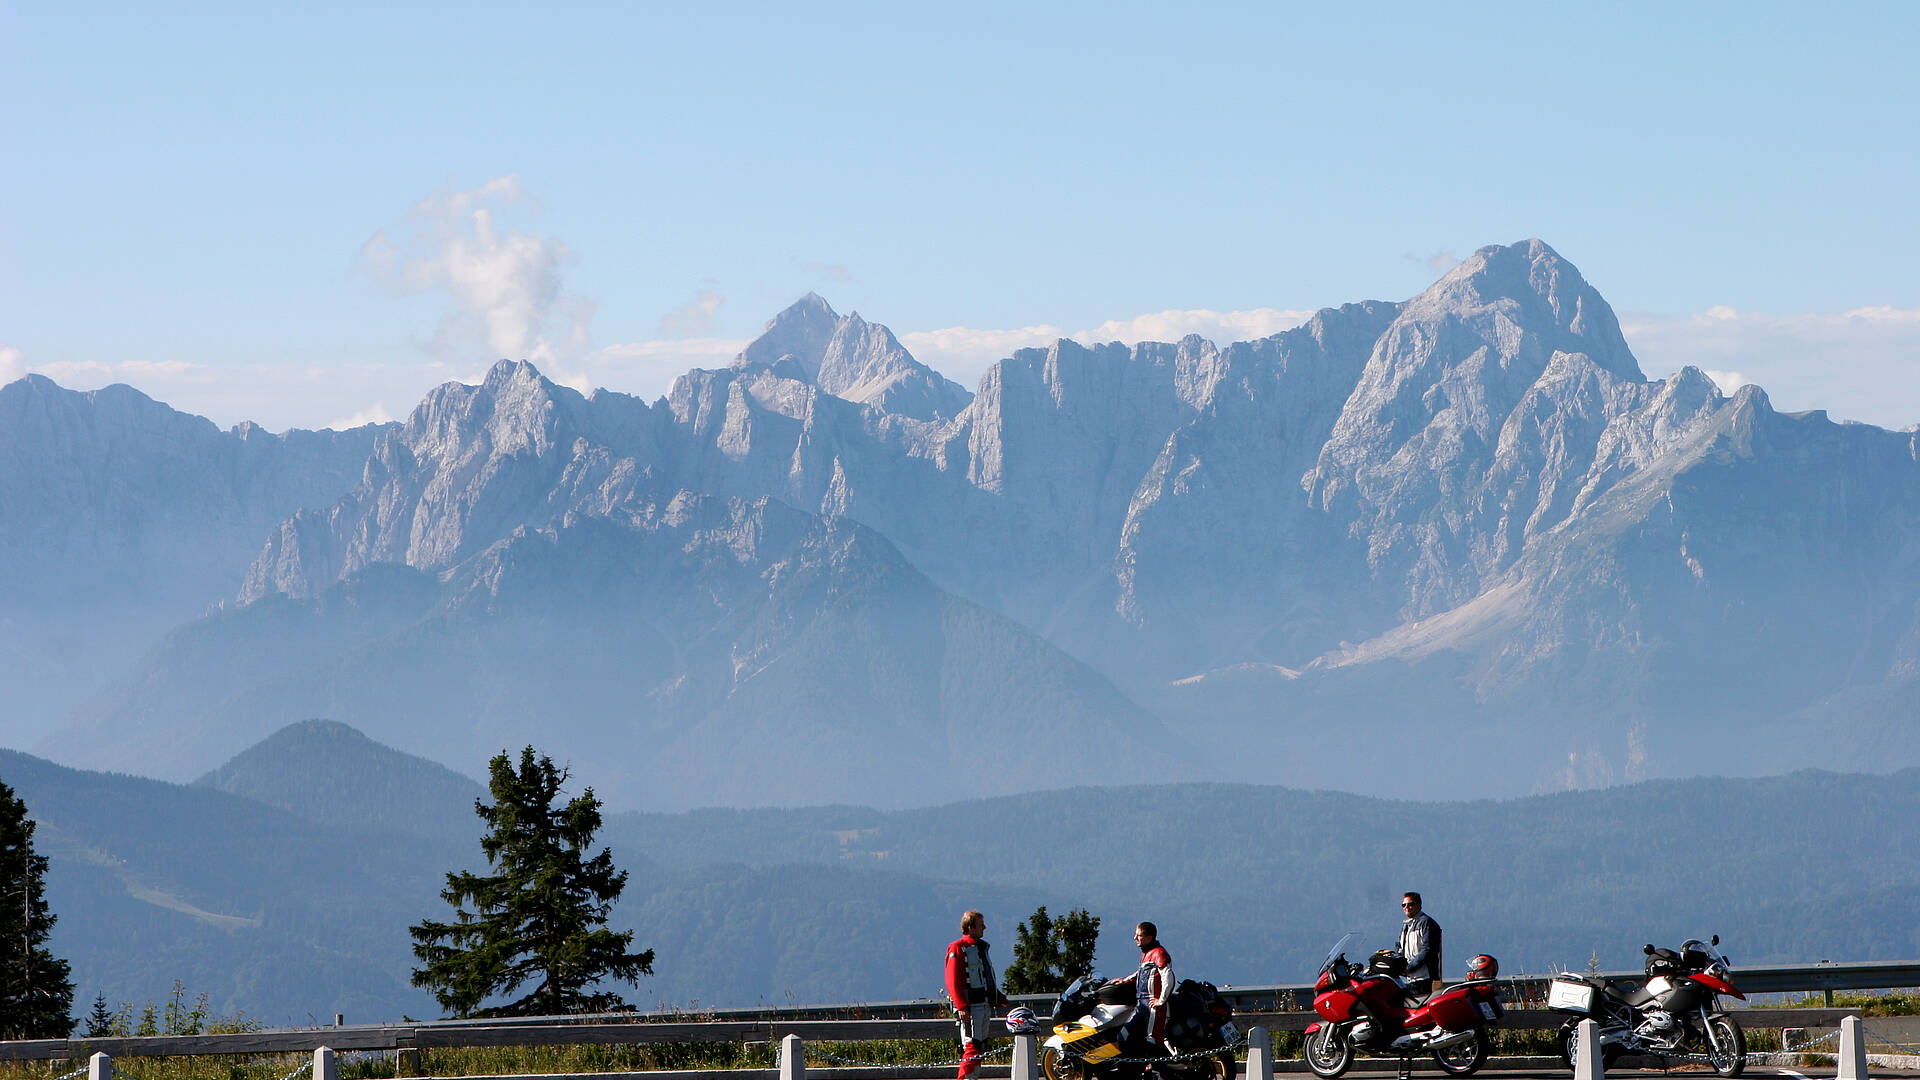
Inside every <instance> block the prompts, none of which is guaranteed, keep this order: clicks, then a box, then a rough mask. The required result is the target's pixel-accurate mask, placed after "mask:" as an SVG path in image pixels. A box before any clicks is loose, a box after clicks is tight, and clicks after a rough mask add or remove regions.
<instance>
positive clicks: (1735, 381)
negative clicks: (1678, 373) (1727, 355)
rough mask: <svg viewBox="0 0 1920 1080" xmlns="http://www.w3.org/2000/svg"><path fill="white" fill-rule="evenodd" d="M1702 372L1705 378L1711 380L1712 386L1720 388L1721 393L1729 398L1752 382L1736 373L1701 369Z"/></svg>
mask: <svg viewBox="0 0 1920 1080" xmlns="http://www.w3.org/2000/svg"><path fill="white" fill-rule="evenodd" d="M1702 370H1703V371H1705V372H1706V376H1707V378H1709V379H1712V380H1713V385H1715V386H1717V387H1719V388H1720V392H1721V393H1723V394H1727V395H1729V396H1731V395H1732V394H1733V392H1734V391H1736V390H1738V389H1740V388H1741V387H1743V386H1745V385H1747V384H1748V383H1750V382H1752V381H1753V380H1752V379H1749V378H1747V377H1746V376H1745V375H1742V374H1740V373H1739V372H1737V371H1715V370H1714V369H1712V368H1703V369H1702Z"/></svg>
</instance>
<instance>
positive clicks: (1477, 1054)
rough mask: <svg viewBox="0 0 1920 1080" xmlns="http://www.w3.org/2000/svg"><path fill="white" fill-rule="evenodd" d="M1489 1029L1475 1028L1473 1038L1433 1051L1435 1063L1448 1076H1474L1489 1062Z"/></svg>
mask: <svg viewBox="0 0 1920 1080" xmlns="http://www.w3.org/2000/svg"><path fill="white" fill-rule="evenodd" d="M1487 1047H1488V1042H1487V1030H1486V1029H1485V1028H1474V1029H1473V1038H1472V1039H1471V1040H1469V1041H1467V1042H1463V1043H1461V1044H1459V1045H1458V1046H1449V1047H1447V1048H1446V1049H1444V1050H1435V1051H1434V1052H1433V1063H1434V1064H1435V1065H1438V1066H1440V1071H1441V1072H1443V1073H1446V1074H1447V1075H1448V1076H1472V1075H1473V1074H1474V1073H1477V1072H1479V1071H1480V1066H1482V1065H1485V1064H1486V1063H1487Z"/></svg>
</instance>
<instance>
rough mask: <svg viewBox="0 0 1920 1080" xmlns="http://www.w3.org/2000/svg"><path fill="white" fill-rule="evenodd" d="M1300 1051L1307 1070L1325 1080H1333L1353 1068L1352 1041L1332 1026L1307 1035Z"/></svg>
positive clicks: (1326, 1026)
mask: <svg viewBox="0 0 1920 1080" xmlns="http://www.w3.org/2000/svg"><path fill="white" fill-rule="evenodd" d="M1300 1049H1301V1053H1303V1054H1304V1055H1306V1059H1307V1068H1309V1069H1312V1070H1313V1075H1315V1076H1321V1077H1325V1078H1326V1080H1334V1078H1335V1077H1337V1076H1340V1075H1341V1074H1343V1073H1345V1072H1346V1071H1347V1070H1348V1069H1351V1068H1352V1067H1353V1040H1352V1039H1349V1038H1347V1036H1346V1033H1345V1032H1343V1031H1336V1030H1334V1027H1333V1025H1332V1024H1325V1025H1322V1026H1321V1028H1320V1030H1319V1031H1316V1032H1313V1033H1312V1034H1310V1035H1308V1036H1307V1037H1306V1039H1305V1040H1304V1041H1303V1042H1302V1044H1301V1048H1300Z"/></svg>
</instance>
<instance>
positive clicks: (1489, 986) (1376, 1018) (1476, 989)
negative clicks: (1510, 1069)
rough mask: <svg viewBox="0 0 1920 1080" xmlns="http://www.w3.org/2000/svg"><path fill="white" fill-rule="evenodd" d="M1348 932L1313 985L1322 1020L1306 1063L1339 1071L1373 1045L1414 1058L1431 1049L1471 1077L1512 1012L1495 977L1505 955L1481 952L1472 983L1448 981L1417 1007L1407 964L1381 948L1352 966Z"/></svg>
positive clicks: (1313, 1029) (1447, 1068) (1310, 1033)
mask: <svg viewBox="0 0 1920 1080" xmlns="http://www.w3.org/2000/svg"><path fill="white" fill-rule="evenodd" d="M1354 936H1355V935H1353V934H1348V935H1347V936H1346V937H1343V938H1341V939H1340V940H1339V942H1337V943H1336V944H1335V945H1334V947H1333V948H1332V950H1330V951H1329V952H1328V953H1327V959H1326V962H1325V963H1323V964H1321V965H1320V978H1319V980H1318V981H1316V982H1315V983H1314V986H1313V1011H1314V1012H1316V1013H1319V1014H1320V1017H1321V1019H1319V1020H1316V1021H1314V1022H1313V1023H1311V1024H1309V1025H1307V1034H1306V1058H1307V1068H1309V1069H1312V1070H1313V1071H1314V1073H1315V1075H1318V1076H1324V1077H1328V1078H1329V1080H1331V1078H1332V1077H1336V1076H1339V1075H1341V1074H1342V1073H1344V1072H1346V1071H1347V1070H1348V1069H1349V1068H1351V1067H1352V1066H1353V1057H1354V1054H1355V1052H1357V1051H1360V1050H1369V1051H1374V1052H1378V1053H1391V1054H1398V1055H1400V1056H1401V1057H1402V1058H1410V1057H1412V1056H1413V1055H1415V1054H1422V1053H1432V1054H1433V1060H1434V1062H1435V1063H1436V1064H1438V1065H1439V1066H1440V1069H1441V1071H1442V1072H1445V1073H1447V1074H1448V1075H1449V1076H1470V1075H1472V1074H1473V1073H1474V1072H1475V1071H1476V1070H1478V1069H1479V1068H1480V1066H1481V1064H1482V1063H1484V1062H1485V1061H1486V1060H1487V1028H1488V1026H1490V1025H1492V1024H1494V1023H1497V1022H1498V1021H1499V1019H1500V1018H1501V1017H1502V1016H1504V1015H1506V1010H1505V1009H1504V1008H1502V1007H1501V1005H1500V988H1499V987H1498V986H1497V985H1496V984H1495V983H1494V981H1493V979H1494V976H1496V975H1498V974H1499V973H1500V964H1499V961H1497V960H1495V959H1494V958H1493V957H1491V956H1484V955H1482V956H1476V957H1474V958H1473V960H1472V961H1470V962H1469V963H1468V966H1467V981H1466V982H1462V983H1455V984H1454V985H1452V986H1448V987H1445V988H1444V989H1442V990H1440V991H1439V992H1438V993H1436V994H1434V995H1433V996H1432V997H1429V998H1428V999H1427V1000H1426V1001H1424V1002H1421V1003H1419V1004H1417V1005H1415V1004H1411V1003H1409V1002H1408V1001H1407V995H1406V985H1405V984H1404V983H1402V982H1401V981H1400V975H1401V974H1403V973H1404V972H1405V971H1406V970H1407V962H1406V959H1405V958H1404V957H1402V956H1401V955H1400V954H1399V953H1397V952H1393V951H1391V950H1387V949H1382V950H1380V951H1379V952H1377V953H1374V954H1373V957H1372V959H1371V960H1370V961H1369V962H1368V964H1367V966H1366V967H1365V968H1362V967H1360V966H1359V965H1357V964H1349V963H1348V962H1347V957H1346V948H1347V945H1348V943H1349V942H1351V941H1352V940H1353V939H1354Z"/></svg>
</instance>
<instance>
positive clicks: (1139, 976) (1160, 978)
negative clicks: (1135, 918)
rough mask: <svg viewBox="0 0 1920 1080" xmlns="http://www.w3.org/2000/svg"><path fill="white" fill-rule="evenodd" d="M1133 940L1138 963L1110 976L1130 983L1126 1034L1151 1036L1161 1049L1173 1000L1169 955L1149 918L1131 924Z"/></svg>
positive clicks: (1137, 1036) (1170, 958) (1165, 1037)
mask: <svg viewBox="0 0 1920 1080" xmlns="http://www.w3.org/2000/svg"><path fill="white" fill-rule="evenodd" d="M1133 943H1134V944H1135V945H1138V946H1140V967H1139V968H1138V969H1136V970H1135V971H1134V973H1133V974H1131V975H1128V976H1126V977H1124V978H1119V979H1115V980H1113V981H1114V982H1116V983H1129V982H1130V983H1132V984H1133V995H1134V1009H1133V1016H1132V1017H1131V1018H1129V1019H1128V1020H1127V1034H1128V1036H1129V1037H1130V1038H1135V1039H1138V1038H1147V1039H1151V1040H1153V1044H1154V1045H1155V1046H1158V1047H1160V1048H1161V1049H1162V1050H1164V1049H1166V1047H1167V1011H1168V1008H1167V1006H1168V1003H1169V1002H1171V1001H1172V1000H1173V986H1174V983H1173V957H1172V956H1169V955H1168V954H1167V949H1166V946H1164V945H1162V944H1160V928H1159V927H1157V926H1155V925H1153V924H1152V923H1150V922H1143V923H1141V924H1140V925H1139V926H1136V927H1134V928H1133Z"/></svg>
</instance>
